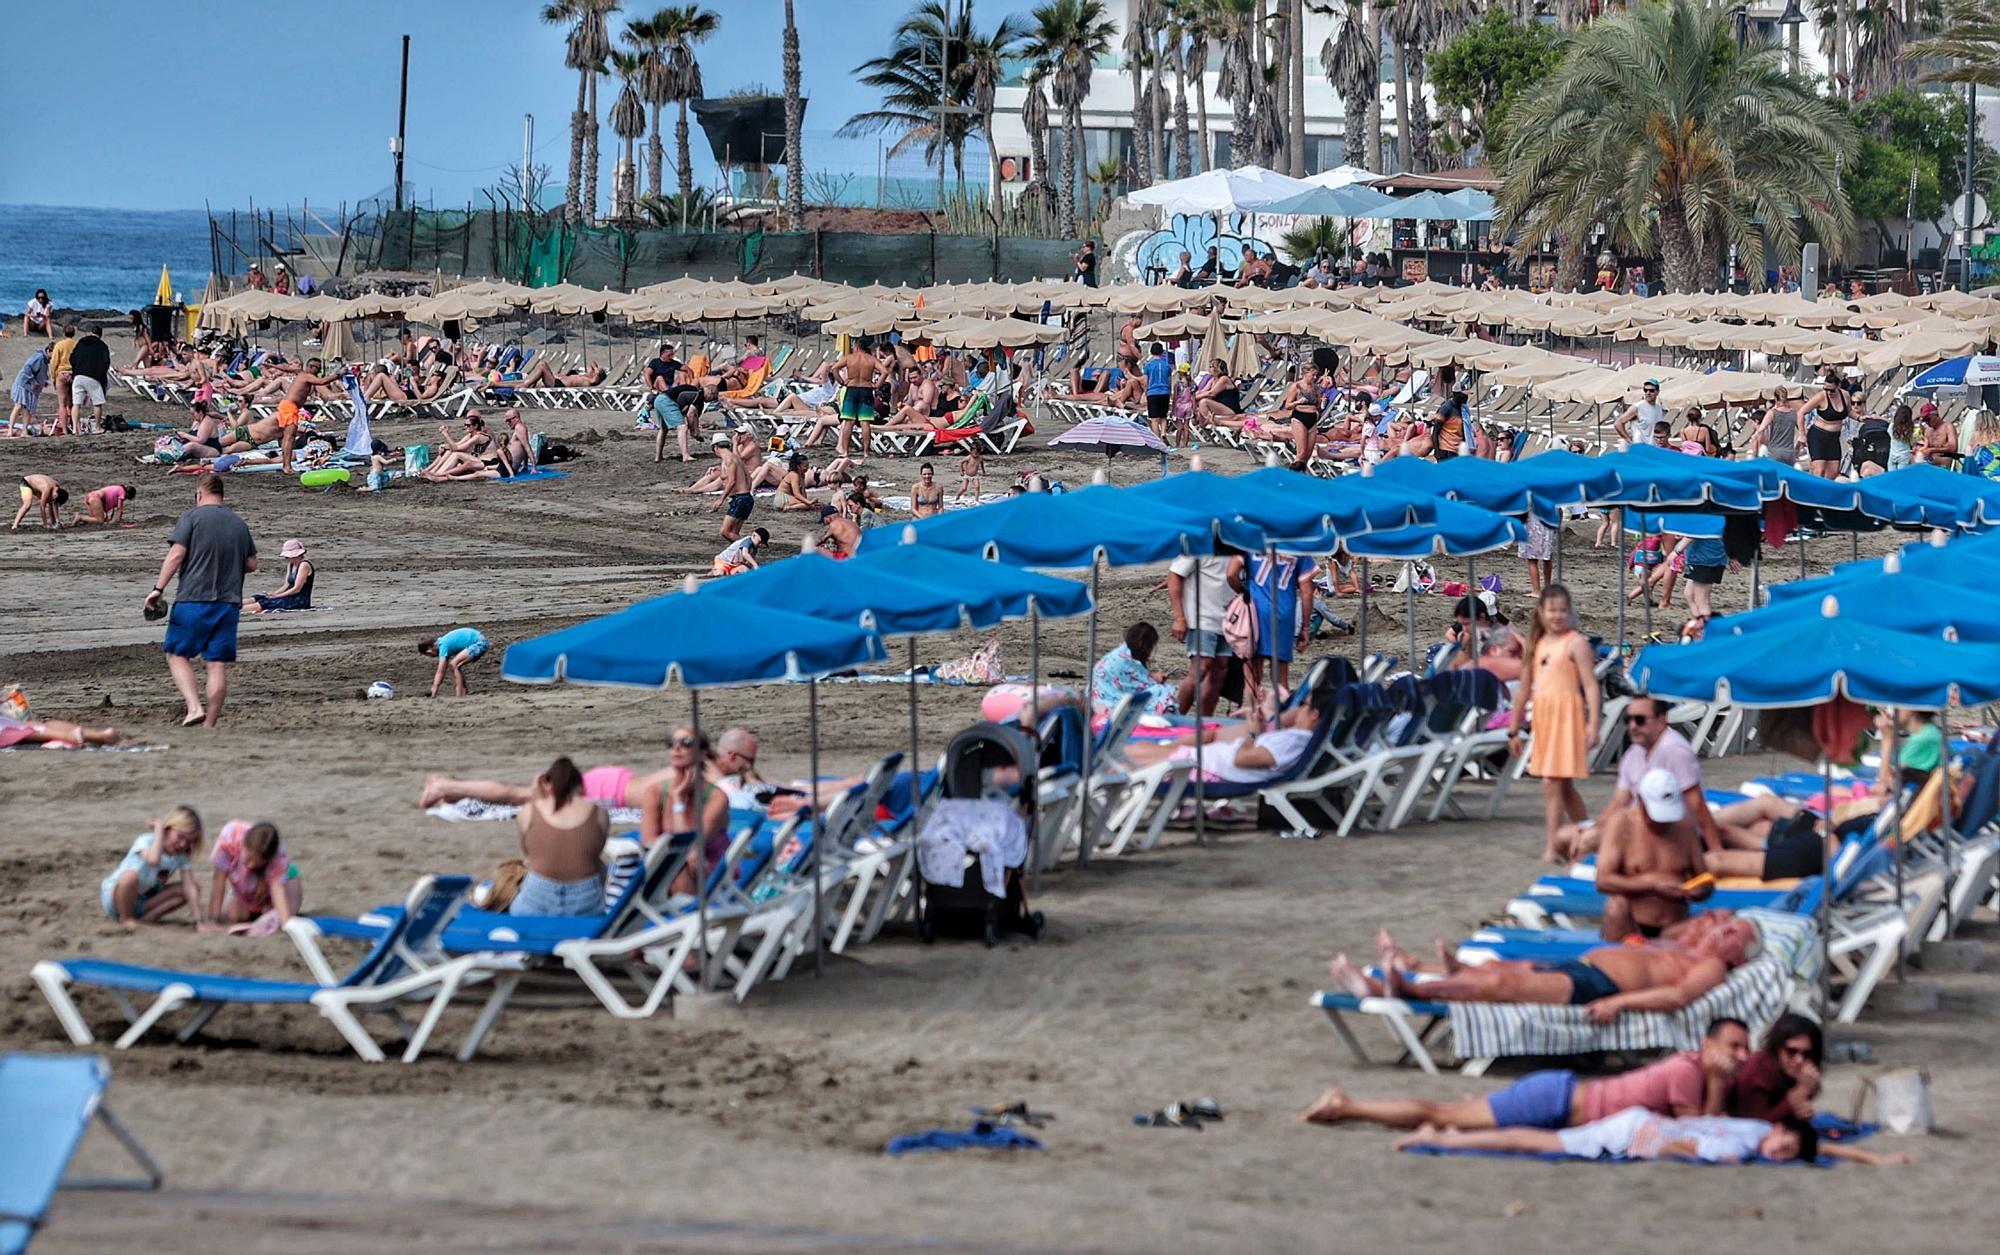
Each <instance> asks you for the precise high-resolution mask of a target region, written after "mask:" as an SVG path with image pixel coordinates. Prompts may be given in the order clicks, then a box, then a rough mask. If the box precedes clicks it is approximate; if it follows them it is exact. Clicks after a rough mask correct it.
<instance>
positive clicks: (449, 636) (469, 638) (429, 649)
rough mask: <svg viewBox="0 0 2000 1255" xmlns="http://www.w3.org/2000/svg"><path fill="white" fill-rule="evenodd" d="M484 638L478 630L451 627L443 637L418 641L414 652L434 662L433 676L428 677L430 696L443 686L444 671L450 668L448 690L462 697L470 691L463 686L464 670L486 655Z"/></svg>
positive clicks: (434, 694)
mask: <svg viewBox="0 0 2000 1255" xmlns="http://www.w3.org/2000/svg"><path fill="white" fill-rule="evenodd" d="M486 650H487V644H486V636H485V634H484V633H482V632H481V631H480V630H479V629H478V628H469V627H461V628H453V629H452V630H451V631H449V632H446V633H445V634H444V635H443V636H439V637H436V638H434V639H432V640H427V641H419V642H418V643H417V652H418V653H420V654H422V655H423V656H424V657H426V658H435V659H437V660H438V665H437V674H436V675H434V676H432V677H431V696H432V697H436V696H437V695H438V689H439V687H440V686H442V685H443V684H444V673H445V668H447V667H449V668H451V685H452V691H453V692H455V693H457V694H458V695H459V696H460V697H464V696H465V695H466V694H468V693H470V692H471V691H472V690H471V689H469V688H467V687H466V684H465V669H466V667H467V666H469V665H471V664H472V663H475V662H478V661H479V660H480V659H481V658H484V657H485V656H486Z"/></svg>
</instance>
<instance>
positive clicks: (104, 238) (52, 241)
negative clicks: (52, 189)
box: [0, 205, 210, 319]
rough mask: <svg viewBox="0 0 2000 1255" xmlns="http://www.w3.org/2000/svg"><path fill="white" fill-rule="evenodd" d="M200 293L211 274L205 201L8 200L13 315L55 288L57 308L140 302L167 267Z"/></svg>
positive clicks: (0, 226) (5, 301) (2, 293)
mask: <svg viewBox="0 0 2000 1255" xmlns="http://www.w3.org/2000/svg"><path fill="white" fill-rule="evenodd" d="M163 264H164V265H165V266H166V267H167V269H168V271H169V272H170V274H171V276H172V278H173V283H174V287H175V288H176V289H177V290H178V291H180V292H181V293H182V294H183V295H184V296H186V297H187V298H188V299H190V300H191V299H194V298H195V297H196V296H198V295H199V294H200V293H201V290H202V288H203V286H204V285H206V284H207V282H208V268H209V264H210V263H209V245H208V215H207V214H205V213H204V212H202V211H201V210H199V209H170V210H140V209H75V208H66V207H62V206H56V205H0V314H4V315H5V316H6V317H7V318H9V319H13V318H15V317H17V316H19V314H20V312H21V307H22V306H23V305H25V304H27V302H28V298H29V297H31V296H33V295H34V294H35V289H36V288H47V289H48V292H49V298H50V299H51V300H53V301H54V302H55V305H56V308H57V309H133V308H136V307H137V306H140V305H144V304H145V303H146V302H148V301H150V300H151V299H152V298H153V290H154V288H156V287H157V286H158V285H159V282H160V267H161V265H163Z"/></svg>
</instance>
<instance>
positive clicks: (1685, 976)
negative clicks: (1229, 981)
mask: <svg viewBox="0 0 2000 1255" xmlns="http://www.w3.org/2000/svg"><path fill="white" fill-rule="evenodd" d="M1756 943H1757V926H1756V925H1755V924H1752V923H1751V922H1750V921H1749V920H1746V919H1739V918H1737V917H1736V916H1734V915H1732V914H1730V913H1729V912H1728V911H1721V910H1716V911H1708V912H1706V913H1704V914H1701V915H1697V916H1695V917H1694V918H1693V919H1691V920H1689V921H1688V922H1687V923H1686V924H1685V925H1683V926H1681V928H1680V929H1679V930H1678V932H1677V934H1676V935H1675V936H1672V937H1661V938H1657V939H1654V940H1650V941H1647V942H1645V943H1644V944H1642V945H1608V946H1597V947H1595V948H1594V949H1591V950H1588V951H1586V952H1585V953H1584V954H1583V956H1582V957H1581V958H1578V959H1569V960H1565V961H1562V962H1557V963H1531V962H1525V961H1520V960H1498V961H1495V962H1492V963H1481V964H1479V965H1477V966H1473V967H1466V966H1461V965H1460V964H1458V963H1457V962H1455V961H1454V960H1453V959H1452V957H1451V954H1450V952H1449V951H1448V950H1447V949H1446V948H1445V945H1444V943H1443V942H1439V943H1438V958H1439V961H1440V966H1439V967H1438V968H1436V969H1431V971H1432V972H1434V973H1435V974H1436V978H1435V979H1428V980H1424V981H1422V982H1418V981H1415V980H1412V979H1411V978H1412V977H1414V976H1416V975H1418V974H1419V973H1421V972H1424V969H1422V968H1420V967H1419V966H1418V965H1417V964H1416V963H1415V962H1414V961H1412V960H1411V958H1410V956H1409V955H1408V954H1407V953H1406V952H1404V950H1403V949H1402V948H1401V947H1399V946H1398V945H1397V944H1396V942H1395V939H1394V938H1392V937H1391V936H1389V934H1388V932H1387V930H1383V931H1381V932H1378V933H1376V934H1375V944H1376V948H1377V954H1378V961H1379V963H1380V965H1381V970H1382V979H1380V980H1377V979H1374V978H1372V977H1370V976H1367V975H1366V974H1364V973H1363V972H1362V971H1361V969H1360V968H1358V967H1356V966H1355V965H1354V963H1353V962H1352V961H1351V960H1349V959H1348V957H1347V956H1346V955H1345V954H1339V955H1335V956H1334V959H1333V962H1332V963H1331V964H1329V965H1328V967H1329V969H1330V970H1331V971H1332V973H1333V978H1334V979H1335V980H1336V981H1339V982H1340V985H1341V987H1342V988H1343V989H1345V990H1347V991H1348V992H1349V993H1351V994H1353V995H1355V996H1356V997H1358V998H1380V997H1384V996H1387V997H1391V998H1415V999H1419V1000H1421V1001H1425V1002H1535V1003H1545V1004H1551V1005H1555V1006H1562V1005H1565V1004H1566V1005H1569V1006H1573V1007H1586V1008H1588V1009H1589V1012H1590V1018H1591V1019H1593V1020H1595V1021H1597V1022H1598V1023H1599V1024H1607V1023H1609V1022H1610V1021H1611V1020H1612V1019H1614V1018H1615V1017H1616V1016H1617V1015H1618V1013H1619V1012H1620V1011H1678V1010H1680V1009H1682V1008H1683V1007H1686V1006H1687V1005H1688V1004H1689V1003H1691V1002H1693V1001H1694V1000H1695V999H1697V998H1699V997H1701V996H1702V995H1703V994H1705V993H1707V992H1708V991H1709V990H1711V989H1714V988H1715V987H1716V986H1717V985H1720V984H1721V983H1722V982H1723V981H1725V980H1727V979H1728V978H1729V973H1730V972H1731V971H1732V970H1734V969H1736V968H1738V967H1741V966H1742V965H1743V964H1744V963H1746V962H1748V961H1749V958H1750V957H1751V953H1752V951H1753V949H1754V947H1755V946H1756Z"/></svg>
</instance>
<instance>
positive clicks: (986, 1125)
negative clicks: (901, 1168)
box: [882, 1120, 1043, 1155]
mask: <svg viewBox="0 0 2000 1255" xmlns="http://www.w3.org/2000/svg"><path fill="white" fill-rule="evenodd" d="M1042 1148H1043V1147H1042V1144H1041V1142H1040V1141H1039V1140H1037V1139H1036V1138H1033V1137H1030V1136H1029V1135H1028V1134H1026V1133H1023V1132H1021V1130H1019V1129H1016V1128H1010V1127H1008V1126H1007V1125H1004V1124H995V1123H993V1122H992V1121H991V1120H974V1121H973V1122H972V1124H971V1125H970V1126H969V1127H967V1128H963V1129H927V1130H925V1131H924V1132H922V1133H905V1134H903V1135H902V1136H901V1137H892V1138H890V1139H889V1144H888V1145H887V1146H884V1147H883V1148H882V1153H883V1154H885V1155H909V1154H916V1153H918V1152H922V1151H932V1150H1041V1149H1042Z"/></svg>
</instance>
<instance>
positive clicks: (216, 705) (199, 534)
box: [146, 473, 257, 728]
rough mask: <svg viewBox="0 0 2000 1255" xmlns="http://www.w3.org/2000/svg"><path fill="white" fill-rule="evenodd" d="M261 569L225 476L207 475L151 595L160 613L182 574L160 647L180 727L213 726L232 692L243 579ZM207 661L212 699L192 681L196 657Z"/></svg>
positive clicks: (149, 604)
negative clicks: (226, 494) (183, 706)
mask: <svg viewBox="0 0 2000 1255" xmlns="http://www.w3.org/2000/svg"><path fill="white" fill-rule="evenodd" d="M256 569H257V542H256V541H255V540H253V539H252V538H251V536H250V525H249V524H248V523H245V522H244V521H243V519H242V516H240V515H238V514H237V513H236V511H234V510H232V509H230V508H229V507H228V506H226V505H224V504H222V477H221V476H220V475H216V474H213V473H211V474H207V475H203V476H202V477H201V478H200V479H199V480H198V481H196V484H195V492H194V508H193V509H191V510H189V511H187V512H186V513H184V514H182V515H181V517H180V519H179V520H178V521H176V522H175V523H174V530H173V531H172V532H170V533H168V535H167V556H166V560H165V561H163V562H161V563H160V577H159V578H158V579H157V580H155V581H153V591H152V592H150V593H147V594H146V609H147V611H148V612H155V611H157V610H158V608H159V605H160V599H161V598H162V597H164V596H166V592H167V581H169V580H171V579H173V578H174V577H175V576H176V575H178V576H179V577H180V589H179V596H177V597H176V598H175V599H174V605H173V609H172V611H170V612H169V614H168V616H167V636H166V640H165V641H164V642H162V643H161V646H160V648H161V650H162V651H163V652H165V654H166V655H167V671H168V673H169V674H170V675H172V676H173V678H174V688H175V689H176V690H177V691H178V692H179V693H180V695H181V700H182V701H183V702H185V703H187V714H186V716H185V717H184V718H183V719H182V720H181V726H182V727H184V728H186V727H192V726H193V725H195V724H197V723H199V724H204V725H206V726H207V727H211V728H212V727H214V726H215V725H216V723H217V721H218V720H220V719H221V718H222V702H223V699H224V698H225V697H226V696H227V695H228V693H229V664H230V663H232V662H235V661H236V623H237V620H238V619H239V618H240V617H241V615H242V611H243V577H244V576H245V575H248V574H249V573H250V572H252V571H255V570H256ZM196 658H200V659H202V660H203V661H204V662H206V663H207V664H208V676H207V680H208V683H207V689H206V693H207V701H206V703H205V704H204V702H203V697H202V692H201V691H198V690H197V689H196V687H195V682H194V660H195V659H196Z"/></svg>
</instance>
